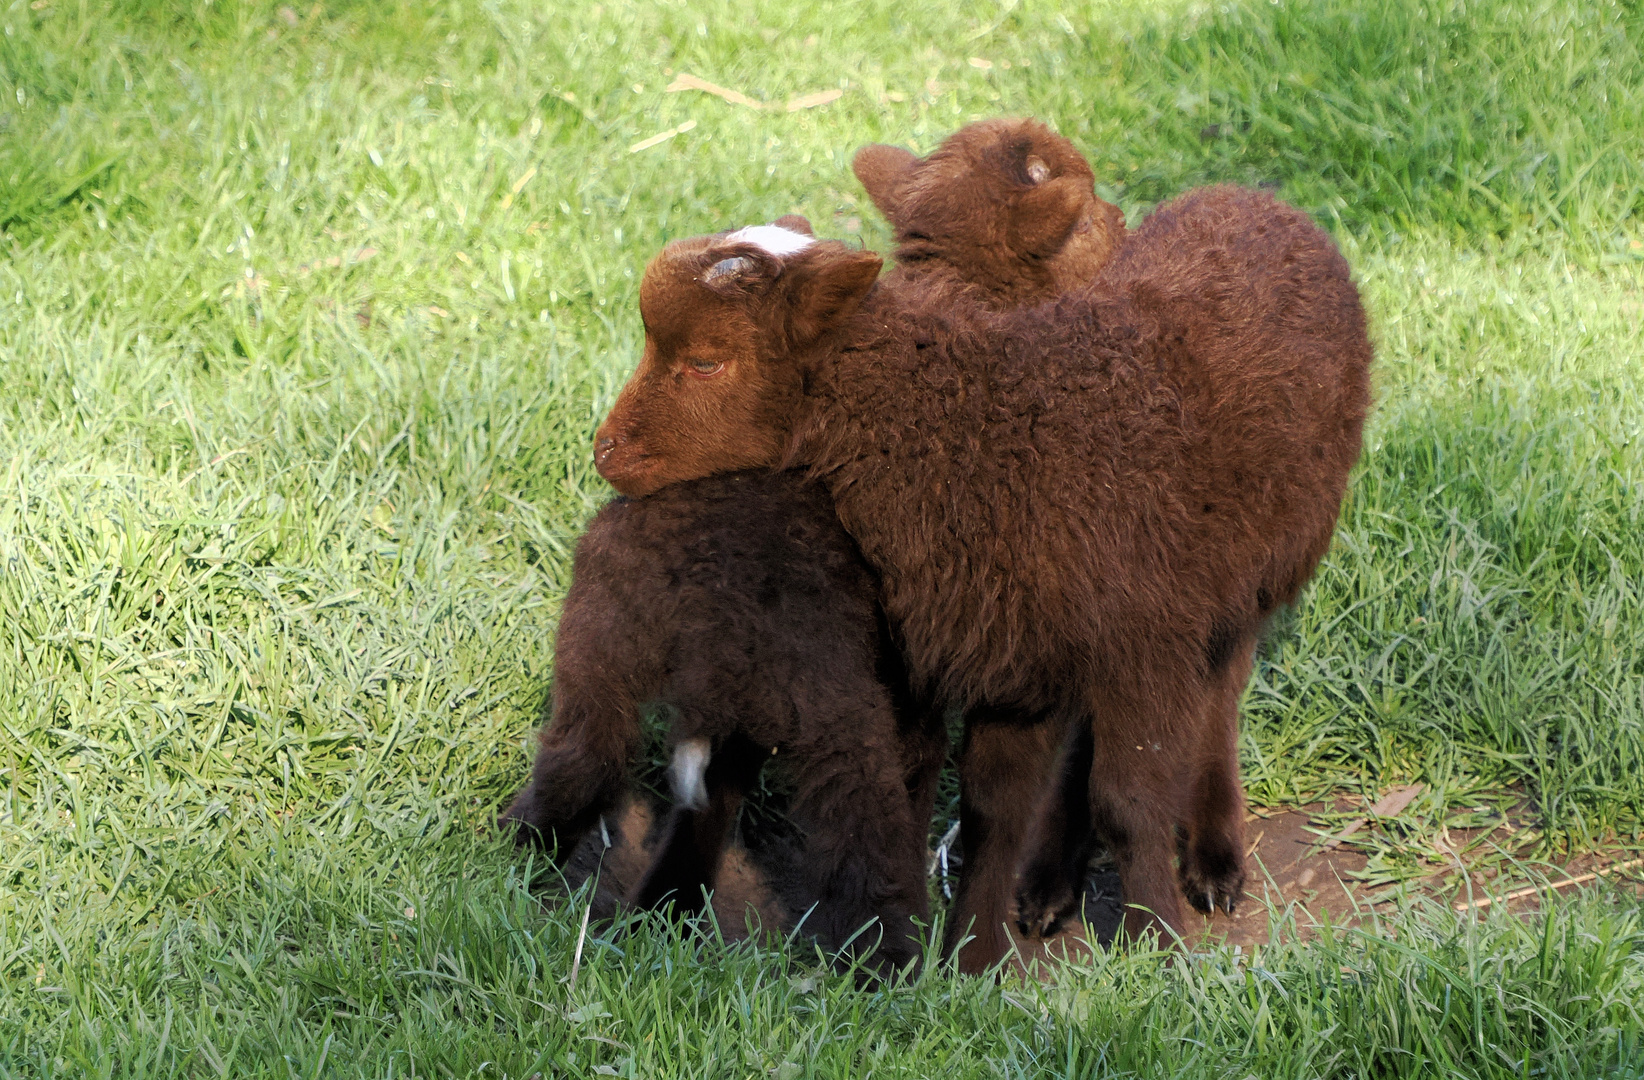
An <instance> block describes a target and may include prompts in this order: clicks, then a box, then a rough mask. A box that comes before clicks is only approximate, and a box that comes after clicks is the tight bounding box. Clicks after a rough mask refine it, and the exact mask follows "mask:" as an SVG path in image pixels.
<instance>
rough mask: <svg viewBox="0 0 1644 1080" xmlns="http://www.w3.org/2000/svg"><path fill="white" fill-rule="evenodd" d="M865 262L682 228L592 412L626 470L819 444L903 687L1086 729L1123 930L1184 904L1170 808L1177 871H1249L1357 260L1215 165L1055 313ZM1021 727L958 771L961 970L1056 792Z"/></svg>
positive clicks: (616, 470)
mask: <svg viewBox="0 0 1644 1080" xmlns="http://www.w3.org/2000/svg"><path fill="white" fill-rule="evenodd" d="M879 265H880V260H879V258H878V256H875V255H873V254H871V253H869V252H861V251H853V250H850V249H848V248H846V247H844V246H843V245H840V244H835V243H816V244H812V245H809V246H807V247H805V248H804V249H802V250H798V251H794V252H791V253H787V254H783V255H780V256H779V255H773V254H772V253H770V252H768V251H765V250H763V249H761V248H759V247H757V246H753V245H749V244H746V243H740V242H738V241H737V240H735V239H734V234H733V236H732V237H726V236H715V237H706V238H697V239H693V240H687V241H680V242H676V243H673V244H670V245H669V246H668V247H667V248H665V249H664V251H663V252H662V253H661V254H660V255H659V256H658V257H657V258H656V259H655V260H653V262H652V264H651V265H650V267H648V268H647V271H646V274H645V279H644V281H643V282H642V285H641V290H640V306H641V313H642V315H643V317H644V321H645V325H646V349H645V354H644V356H643V358H642V359H641V362H640V366H639V368H638V370H637V371H636V372H635V374H634V376H633V377H632V378H631V379H630V380H629V383H628V385H627V386H626V387H625V388H624V390H623V392H622V395H621V396H620V397H619V399H618V401H617V403H616V405H615V406H614V407H613V409H612V410H611V413H610V415H609V416H608V417H607V419H606V421H605V423H604V424H603V425H602V426H601V428H600V431H599V432H598V434H597V436H596V439H597V443H596V461H597V463H598V465H599V468H600V471H601V473H602V474H603V475H605V477H606V478H607V479H608V480H610V481H611V482H612V483H613V484H614V485H615V486H616V487H617V489H618V490H619V491H623V492H626V493H629V494H635V495H639V494H645V493H649V492H654V491H657V490H659V489H661V488H663V487H665V486H666V485H668V484H670V483H676V482H678V481H682V480H688V479H692V478H695V477H700V476H705V475H710V474H713V473H716V472H720V471H725V470H731V469H744V468H758V467H770V466H774V465H782V464H788V465H795V464H797V465H803V466H806V467H808V468H809V469H810V470H811V471H812V472H813V473H814V475H816V476H817V477H819V478H820V479H821V480H822V481H823V483H824V484H826V486H827V488H828V489H829V491H830V492H831V493H832V495H833V497H834V500H835V504H836V507H837V509H838V512H839V515H840V517H841V519H842V520H843V522H844V524H845V527H846V529H847V530H848V531H849V532H850V534H851V535H852V536H853V537H855V539H856V540H857V542H858V544H859V545H860V546H861V549H862V551H863V553H864V554H865V555H866V556H867V558H868V560H869V561H870V562H871V563H872V564H873V565H874V566H875V567H876V568H877V569H878V570H879V572H880V575H881V581H882V592H881V596H882V600H883V602H884V605H885V609H886V611H887V613H888V614H889V616H890V618H891V621H892V624H893V627H894V629H895V632H896V634H897V635H898V639H899V641H900V644H901V647H902V650H903V653H904V656H905V658H906V660H907V663H908V665H909V672H910V676H911V678H912V680H913V683H914V685H915V687H917V688H920V689H921V690H922V691H924V692H927V693H931V694H934V695H935V696H936V697H937V698H938V699H939V700H941V701H943V702H945V703H952V704H956V705H960V706H963V707H965V708H966V709H967V710H969V712H970V715H971V717H972V724H973V725H975V724H976V722H977V720H976V718H977V717H985V716H987V715H988V714H989V713H990V712H993V711H997V712H998V713H999V714H1000V715H1002V716H1004V717H1006V718H1010V717H1020V716H1040V717H1045V718H1048V721H1049V723H1048V724H1040V725H1036V726H1035V727H1034V728H1033V729H1032V730H1033V731H1035V732H1042V731H1044V730H1047V729H1049V728H1065V727H1067V726H1069V725H1072V726H1074V727H1075V728H1076V730H1078V731H1080V733H1081V738H1080V740H1079V745H1078V746H1077V747H1076V749H1077V751H1078V753H1079V755H1080V756H1081V757H1088V761H1089V771H1088V774H1087V784H1086V793H1087V796H1088V801H1087V804H1086V809H1087V812H1088V821H1087V822H1085V823H1083V824H1085V825H1088V827H1089V828H1092V829H1094V830H1096V831H1097V832H1098V833H1099V834H1100V835H1101V836H1103V837H1104V838H1105V839H1107V840H1108V842H1109V843H1110V845H1111V846H1112V847H1113V849H1114V854H1115V856H1116V858H1117V861H1118V864H1119V871H1120V877H1121V883H1122V887H1123V890H1124V895H1125V899H1126V902H1127V904H1129V905H1132V906H1131V907H1130V908H1129V910H1128V911H1127V914H1126V929H1127V931H1128V932H1129V933H1130V934H1132V935H1133V936H1134V935H1136V934H1139V933H1141V932H1143V931H1145V930H1147V929H1149V928H1151V927H1157V926H1160V925H1163V926H1166V927H1169V928H1172V929H1176V930H1180V929H1181V928H1182V926H1183V923H1182V918H1181V906H1180V900H1179V894H1178V886H1177V880H1176V872H1175V868H1174V866H1173V863H1174V856H1175V853H1176V851H1177V836H1176V830H1177V828H1178V826H1179V825H1183V832H1184V834H1185V835H1183V836H1182V838H1181V855H1182V865H1181V869H1180V875H1181V881H1182V884H1183V885H1184V886H1185V887H1186V888H1187V889H1188V890H1189V893H1190V895H1193V894H1194V893H1197V894H1199V895H1200V896H1203V895H1204V894H1207V893H1208V894H1209V896H1210V899H1211V901H1212V902H1216V903H1227V902H1230V901H1231V900H1232V899H1233V897H1234V896H1235V895H1236V891H1237V889H1238V888H1239V886H1240V884H1241V882H1242V878H1243V851H1242V847H1241V844H1240V841H1241V840H1242V834H1241V830H1242V819H1239V818H1238V816H1237V815H1233V816H1232V817H1233V819H1234V820H1230V816H1229V815H1228V813H1227V807H1228V806H1229V805H1230V804H1232V803H1236V802H1237V800H1238V799H1239V798H1240V797H1241V796H1240V795H1239V788H1238V777H1237V772H1236V757H1235V755H1234V754H1233V753H1232V748H1231V745H1230V742H1231V739H1232V737H1233V733H1234V731H1235V726H1234V724H1233V723H1232V722H1231V717H1232V716H1233V714H1234V710H1235V708H1236V702H1237V698H1238V694H1239V691H1240V690H1241V689H1242V687H1243V685H1244V682H1245V680H1246V679H1247V677H1248V673H1249V668H1250V662H1251V655H1252V652H1253V649H1254V645H1255V641H1256V638H1257V635H1258V634H1259V632H1260V629H1261V627H1262V625H1263V624H1264V622H1265V620H1266V619H1267V617H1268V616H1269V614H1270V613H1271V612H1272V611H1273V610H1274V608H1275V607H1276V606H1277V605H1279V604H1281V603H1283V602H1286V601H1287V600H1289V599H1292V598H1293V597H1294V596H1295V595H1296V593H1297V591H1298V590H1299V589H1300V588H1301V586H1302V585H1303V584H1304V583H1305V581H1306V580H1307V578H1308V576H1309V575H1310V574H1311V572H1312V570H1313V568H1314V566H1315V565H1316V564H1317V561H1318V559H1319V558H1320V557H1321V556H1322V554H1323V552H1324V550H1325V548H1326V547H1327V545H1328V543H1329V540H1330V536H1331V534H1332V532H1333V530H1334V526H1335V520H1336V516H1337V513H1338V511H1339V507H1340V502H1341V498H1342V495H1343V493H1344V491H1345V487H1346V482H1347V476H1348V472H1349V470H1350V468H1351V467H1352V464H1353V462H1354V461H1355V460H1356V459H1357V457H1358V453H1359V448H1360V441H1361V429H1362V426H1363V421H1364V417H1365V413H1366V410H1367V408H1368V401H1369V386H1368V370H1369V363H1370V359H1371V348H1370V344H1369V340H1368V337H1367V335H1366V330H1365V321H1364V313H1363V309H1362V307H1361V305H1360V303H1359V298H1358V292H1357V290H1356V289H1355V288H1354V286H1353V284H1352V280H1351V277H1350V274H1349V271H1348V267H1347V264H1346V262H1345V261H1344V260H1343V259H1342V258H1341V256H1340V254H1339V253H1338V252H1337V251H1336V249H1335V247H1334V245H1333V244H1332V243H1331V242H1330V240H1329V238H1328V237H1327V236H1326V235H1325V234H1324V233H1323V232H1322V231H1320V230H1319V229H1318V228H1317V227H1316V226H1314V225H1313V224H1312V223H1311V222H1310V221H1308V220H1307V218H1306V217H1305V216H1304V215H1302V214H1300V213H1299V212H1297V211H1295V210H1293V209H1291V208H1290V207H1287V206H1284V205H1283V204H1281V203H1278V202H1276V201H1275V200H1273V199H1272V198H1270V197H1268V196H1267V195H1264V194H1261V193H1257V192H1251V191H1246V190H1242V189H1237V188H1230V187H1218V188H1209V189H1205V190H1201V191H1197V192H1193V193H1190V194H1189V195H1187V196H1184V197H1182V198H1181V199H1178V200H1176V201H1175V202H1172V203H1170V204H1167V205H1166V206H1164V207H1162V208H1160V209H1159V210H1158V211H1157V212H1155V213H1154V214H1153V215H1152V216H1150V217H1149V218H1148V219H1147V220H1146V221H1144V222H1143V223H1142V225H1141V226H1140V227H1139V228H1138V229H1137V230H1136V231H1135V232H1134V233H1133V234H1131V236H1130V237H1129V238H1127V240H1126V241H1125V242H1124V243H1123V245H1122V246H1121V247H1120V248H1119V250H1118V253H1117V255H1116V256H1115V257H1114V259H1113V261H1112V262H1111V263H1110V264H1109V265H1108V266H1107V267H1106V269H1104V270H1103V271H1102V272H1101V274H1100V275H1099V276H1098V278H1097V280H1096V282H1095V283H1093V284H1092V285H1091V286H1090V287H1089V288H1087V289H1084V290H1080V291H1078V292H1077V293H1075V294H1073V295H1071V296H1067V297H1064V298H1062V299H1060V300H1057V301H1056V302H1054V304H1050V305H1046V306H1044V307H1041V308H1034V309H1026V310H1019V311H1006V312H997V311H991V310H987V309H986V307H985V306H984V305H980V304H955V303H954V302H952V298H951V296H950V295H948V293H947V292H946V291H944V290H941V289H931V288H923V287H921V286H920V285H919V284H918V283H916V282H907V283H904V284H903V285H901V286H898V285H896V284H894V283H891V282H889V281H887V283H886V284H885V285H883V286H881V287H878V288H876V287H875V283H876V278H877V276H878V270H879ZM716 267H723V268H728V269H727V272H724V273H714V272H713V270H714V268H716ZM687 369H689V370H693V371H698V372H701V371H712V372H714V375H715V377H714V378H712V379H706V378H704V379H692V378H688V377H685V376H683V374H682V373H683V372H684V371H686V370H687ZM969 738H970V736H969V735H967V739H969ZM1009 746H1010V740H1009V738H1008V736H1001V737H1000V738H999V739H998V745H997V746H996V747H995V749H996V751H997V752H996V753H994V754H990V755H984V756H982V757H981V758H979V759H978V763H979V764H980V765H985V767H978V768H974V769H971V770H969V771H968V772H967V771H962V774H961V785H962V787H963V789H964V791H965V795H964V798H965V801H966V805H967V811H968V816H967V818H966V820H965V822H964V832H965V835H966V849H967V859H966V867H965V874H966V886H965V889H964V893H963V903H962V904H961V905H958V906H957V910H956V912H955V918H954V921H953V923H952V924H950V932H956V931H958V930H960V929H961V928H963V927H964V926H965V924H966V923H967V922H971V924H972V927H973V930H974V932H975V933H976V934H977V940H976V941H975V942H974V943H973V945H972V946H971V947H970V948H968V949H967V950H966V951H965V952H964V953H963V954H962V955H961V962H962V965H963V966H964V967H965V968H966V969H969V970H976V969H979V968H980V967H983V966H985V965H986V964H987V963H990V962H991V961H992V960H994V959H996V958H997V950H999V949H1002V948H1003V947H1004V940H1005V939H1004V938H1003V936H1002V930H1001V929H1000V928H1001V927H1002V924H1003V922H1004V920H1005V918H1006V917H1007V913H1008V909H1009V900H1010V893H1011V889H1012V883H1013V881H1014V880H1015V869H1016V866H1017V860H1018V858H1019V856H1020V854H1021V849H1022V847H1023V845H1024V843H1025V841H1026V838H1025V837H1024V835H1023V824H1022V814H1021V813H1020V807H1022V806H1023V805H1030V804H1032V803H1034V802H1035V801H1037V800H1039V799H1040V798H1041V797H1042V795H1043V792H1042V790H1041V789H1042V788H1043V787H1044V783H1045V781H1044V777H1043V774H1042V772H1040V771H1039V770H1037V769H1034V768H1015V767H1013V765H1012V758H1011V755H1010V752H1009ZM1029 757H1032V755H1029ZM1035 760H1037V759H1035ZM1075 816H1084V815H1074V814H1071V813H1070V814H1069V817H1070V819H1071V818H1073V817H1075ZM1184 823H1185V824H1184ZM1080 824H1081V823H1080V822H1077V821H1071V820H1070V822H1069V825H1070V826H1072V827H1073V831H1074V832H1077V831H1078V829H1079V826H1080ZM1044 834H1045V837H1046V839H1045V842H1044V845H1043V850H1041V851H1039V852H1037V853H1035V854H1034V856H1033V858H1032V859H1031V860H1030V863H1029V869H1030V873H1029V874H1027V875H1026V876H1025V877H1024V879H1023V881H1024V885H1025V886H1027V887H1026V888H1025V889H1024V890H1023V893H1022V895H1020V896H1019V897H1018V904H1019V911H1018V914H1019V916H1020V917H1021V918H1022V920H1023V921H1024V922H1025V923H1027V924H1028V925H1029V926H1031V927H1036V928H1037V927H1045V926H1048V925H1051V924H1053V923H1054V922H1055V919H1056V914H1057V910H1058V908H1059V906H1061V905H1063V904H1064V903H1065V900H1066V898H1065V897H1062V896H1060V895H1056V893H1055V888H1057V887H1059V886H1058V885H1056V882H1057V881H1058V880H1060V879H1058V877H1057V875H1056V874H1053V873H1052V874H1047V873H1045V872H1044V868H1045V867H1047V866H1056V865H1058V864H1060V863H1061V862H1062V860H1063V859H1064V858H1065V856H1066V852H1065V851H1064V850H1062V848H1064V847H1065V846H1066V845H1065V843H1064V841H1063V840H1062V839H1061V837H1060V835H1059V834H1058V833H1057V830H1055V829H1047V830H1044ZM1046 882H1050V883H1051V884H1050V885H1049V886H1047V885H1046ZM972 920H973V921H972Z"/></svg>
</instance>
